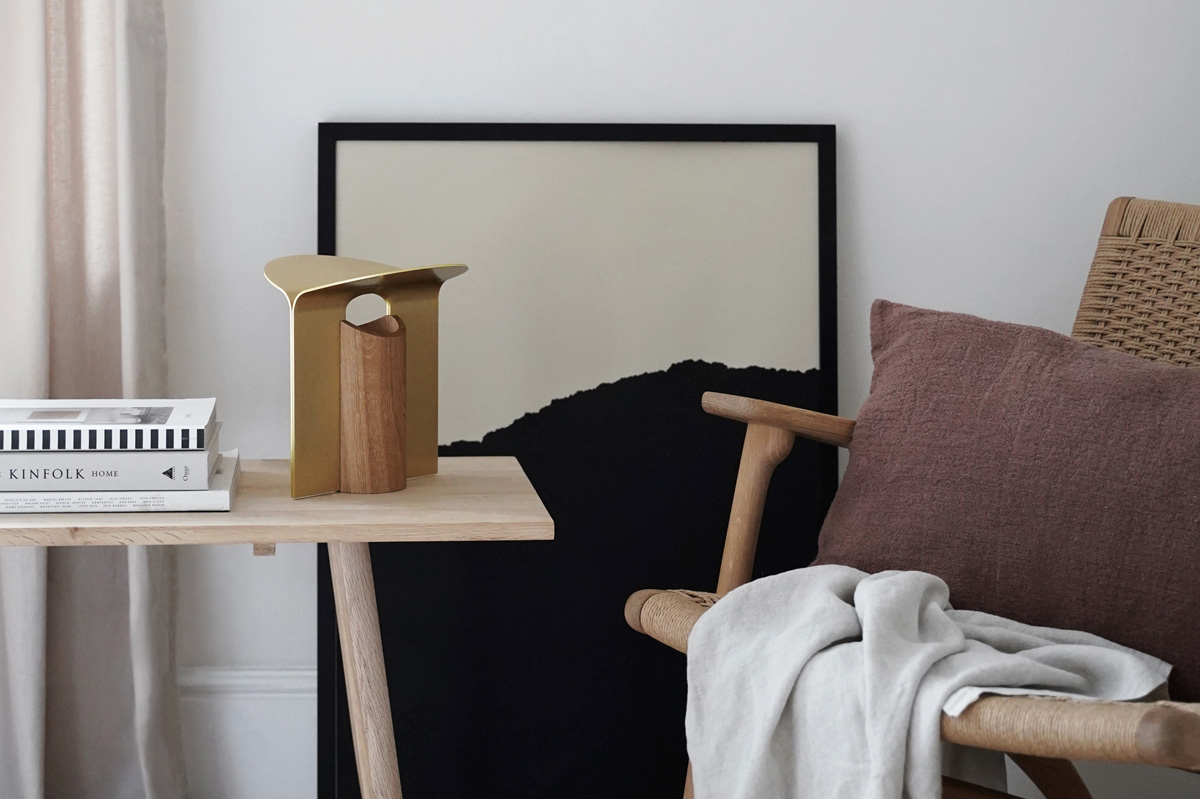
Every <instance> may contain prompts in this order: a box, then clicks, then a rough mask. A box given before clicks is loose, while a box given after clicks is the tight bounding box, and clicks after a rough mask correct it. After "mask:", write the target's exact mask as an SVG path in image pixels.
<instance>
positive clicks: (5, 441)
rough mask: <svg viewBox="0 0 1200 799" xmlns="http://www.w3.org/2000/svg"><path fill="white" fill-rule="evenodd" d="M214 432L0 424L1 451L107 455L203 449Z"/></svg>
mask: <svg viewBox="0 0 1200 799" xmlns="http://www.w3.org/2000/svg"><path fill="white" fill-rule="evenodd" d="M211 433H212V430H211V429H206V428H204V427H165V426H163V425H128V424H118V425H104V426H98V425H86V426H83V425H73V426H70V427H67V426H63V425H59V426H57V427H49V426H47V427H29V426H28V425H22V426H20V427H14V426H8V425H0V452H105V451H112V450H129V451H142V450H150V451H173V450H203V449H207V448H208V441H207V439H208V437H209V436H210V435H211Z"/></svg>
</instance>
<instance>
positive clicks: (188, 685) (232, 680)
mask: <svg viewBox="0 0 1200 799" xmlns="http://www.w3.org/2000/svg"><path fill="white" fill-rule="evenodd" d="M175 682H176V684H177V685H178V686H179V697H180V698H181V699H189V698H194V697H204V696H229V697H242V696H255V697H270V696H274V697H280V698H287V699H313V700H315V699H316V698H317V670H316V669H315V668H312V669H310V668H282V669H263V668H237V667H229V666H188V667H184V668H180V669H179V670H178V674H177V675H176V680H175Z"/></svg>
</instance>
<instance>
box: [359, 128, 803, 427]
mask: <svg viewBox="0 0 1200 799" xmlns="http://www.w3.org/2000/svg"><path fill="white" fill-rule="evenodd" d="M337 146H338V150H337V167H338V168H337V184H336V191H337V209H336V213H337V237H336V247H337V253H338V254H339V255H344V256H351V257H356V258H366V259H369V260H373V261H379V262H382V263H386V264H394V265H398V266H421V265H428V264H437V263H450V262H455V263H465V264H467V265H468V266H469V267H470V271H468V272H467V273H466V274H465V275H463V276H462V277H459V278H456V279H454V280H453V281H451V282H449V283H447V284H446V285H445V286H444V287H443V289H442V295H441V322H440V326H441V331H440V336H441V353H440V356H441V377H440V387H439V391H440V408H439V414H440V421H439V428H440V430H439V438H440V441H441V443H450V442H453V441H457V440H477V439H479V438H481V437H482V436H483V435H484V434H485V433H488V432H490V431H492V430H495V429H498V428H501V427H504V426H506V425H508V424H509V423H511V422H512V421H513V420H515V419H517V418H519V417H520V416H522V415H523V414H525V413H529V412H533V411H537V410H539V409H540V408H542V407H544V406H545V405H547V404H549V403H550V402H551V401H552V400H554V399H557V398H560V397H566V396H569V395H571V394H573V393H575V392H577V391H581V390H584V389H589V388H594V387H595V386H597V385H600V384H602V383H607V382H612V381H615V380H619V379H621V378H624V377H630V376H633V375H638V374H642V373H646V372H653V371H659V370H663V369H666V368H668V367H669V366H671V365H672V364H673V363H677V362H679V361H683V360H689V359H698V360H705V361H712V362H718V363H722V364H725V365H726V366H730V367H745V366H762V367H768V368H775V369H789V370H801V371H803V370H808V369H813V368H816V367H817V366H818V344H819V335H818V331H819V324H818V268H817V265H818V241H817V222H818V216H817V204H818V198H817V145H816V144H815V143H809V142H805V143H776V142H770V143H766V142H763V143H744V142H738V143H723V142H520V141H499V142H488V141H470V142H463V141H342V142H339V143H338V145H337ZM698 401H699V397H697V402H698Z"/></svg>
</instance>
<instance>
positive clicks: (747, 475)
mask: <svg viewBox="0 0 1200 799" xmlns="http://www.w3.org/2000/svg"><path fill="white" fill-rule="evenodd" d="M795 440H796V434H795V433H792V432H791V431H790V430H783V429H781V428H779V427H771V426H770V425H765V424H759V423H757V422H751V423H750V424H749V425H747V426H746V442H745V444H743V445H742V461H741V464H740V465H739V466H738V478H737V487H736V488H735V489H734V492H733V508H732V510H731V511H730V513H729V528H728V531H727V532H726V533H725V552H724V554H723V555H722V556H721V576H720V578H719V579H718V580H717V593H718V594H722V595H724V594H727V593H729V592H730V591H732V590H733V589H735V588H737V587H738V586H739V585H745V584H746V583H748V582H749V581H750V574H751V572H752V571H753V570H754V550H755V549H756V548H757V546H758V528H759V525H760V524H761V523H762V513H763V505H765V504H766V501H767V487H768V486H770V484H771V475H772V474H773V473H774V472H775V467H776V466H778V465H779V463H780V462H781V461H782V460H783V459H784V458H786V457H787V456H788V453H790V452H791V451H792V444H793V443H794V442H795Z"/></svg>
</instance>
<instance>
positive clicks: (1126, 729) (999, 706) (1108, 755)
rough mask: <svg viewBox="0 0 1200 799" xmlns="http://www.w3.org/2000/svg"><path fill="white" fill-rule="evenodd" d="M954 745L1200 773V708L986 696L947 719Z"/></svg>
mask: <svg viewBox="0 0 1200 799" xmlns="http://www.w3.org/2000/svg"><path fill="white" fill-rule="evenodd" d="M942 737H943V738H945V739H946V740H947V741H951V742H953V743H958V744H964V745H966V746H976V747H979V748H982V749H995V750H999V751H1001V752H1010V753H1015V754H1018V755H1036V756H1039V757H1050V758H1064V759H1072V760H1096V761H1102V762H1106V763H1143V764H1147V765H1154V766H1168V767H1170V768H1177V769H1184V770H1187V771H1197V770H1200V705H1187V704H1181V703H1178V702H1088V701H1080V700H1071V699H1055V698H1051V697H1044V696H985V697H983V698H982V699H980V700H979V701H977V702H976V703H975V704H973V705H971V706H970V707H969V708H967V709H966V710H965V711H963V714H962V715H961V716H958V717H957V718H951V717H950V716H942Z"/></svg>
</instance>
